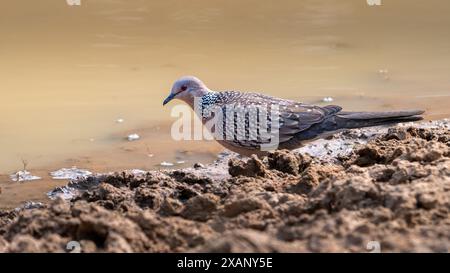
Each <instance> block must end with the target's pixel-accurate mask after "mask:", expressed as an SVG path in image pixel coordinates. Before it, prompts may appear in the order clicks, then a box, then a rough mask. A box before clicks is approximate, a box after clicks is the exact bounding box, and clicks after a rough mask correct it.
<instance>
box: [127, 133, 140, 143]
mask: <svg viewBox="0 0 450 273" xmlns="http://www.w3.org/2000/svg"><path fill="white" fill-rule="evenodd" d="M140 138H141V137H140V136H139V135H138V134H131V135H129V136H128V137H127V139H128V141H136V140H139V139H140Z"/></svg>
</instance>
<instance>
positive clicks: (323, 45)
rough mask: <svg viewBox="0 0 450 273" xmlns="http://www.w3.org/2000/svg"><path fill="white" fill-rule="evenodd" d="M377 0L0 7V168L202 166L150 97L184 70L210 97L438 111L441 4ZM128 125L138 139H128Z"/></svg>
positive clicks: (45, 2)
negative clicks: (239, 94)
mask: <svg viewBox="0 0 450 273" xmlns="http://www.w3.org/2000/svg"><path fill="white" fill-rule="evenodd" d="M382 3H383V5H382V6H379V7H370V6H368V5H367V3H366V1H365V0H351V1H350V0H348V1H326V0H314V1H312V0H310V1H308V0H306V1H298V0H289V1H261V0H245V1H242V0H239V1H237V0H228V1H206V0H190V1H183V0H164V1H162V0H161V1H144V0H134V1H131V0H95V1H93V0H91V1H88V0H81V6H68V5H67V4H66V1H65V0H40V1H28V0H15V1H1V8H0V34H1V35H0V88H1V89H0V92H1V100H0V117H1V119H0V147H1V153H0V173H5V174H6V173H10V172H12V171H15V170H17V169H20V168H21V166H22V163H21V160H22V159H26V160H27V161H28V162H29V167H30V168H32V169H33V168H34V169H36V170H39V171H41V172H47V170H48V169H50V168H55V167H59V166H65V167H67V166H70V165H81V166H84V167H90V168H94V169H99V170H111V169H114V168H126V167H132V166H136V167H146V168H155V164H157V163H159V162H161V161H174V160H177V158H183V155H181V156H180V153H182V152H183V151H185V154H186V151H187V153H189V154H190V157H188V159H189V160H192V161H194V160H200V161H201V160H203V161H209V160H212V159H213V158H214V157H215V153H216V152H217V151H218V150H220V148H219V147H217V146H216V145H214V144H212V143H209V144H207V145H205V143H202V144H192V142H189V143H185V142H183V143H174V141H172V140H171V139H170V135H169V124H170V121H171V120H172V119H171V117H170V107H168V108H163V107H162V106H161V102H162V100H163V98H164V97H165V96H166V95H167V93H168V91H169V89H170V87H171V84H172V82H173V81H174V80H175V79H176V78H178V77H179V76H181V75H185V74H192V75H196V76H198V77H200V78H201V79H203V80H204V81H205V82H206V83H207V84H208V85H209V86H210V87H211V88H212V89H239V90H252V91H261V92H264V93H267V94H272V95H276V96H280V97H286V98H293V99H298V100H303V101H309V102H315V101H317V100H320V98H322V97H324V96H333V97H334V98H335V101H334V102H333V103H337V104H342V105H344V106H345V107H347V109H349V110H357V109H358V110H360V109H380V110H382V109H393V108H424V109H426V110H428V116H427V117H428V118H430V119H436V118H442V117H448V116H450V110H449V107H448V105H449V103H450V78H449V75H450V35H449V34H450V17H449V16H448V14H450V2H449V1H446V0H431V1H419V0H416V1H413V0H395V1H393V0H390V1H389V0H383V1H382ZM172 105H173V104H172ZM118 118H123V119H125V122H124V123H122V124H118V123H115V120H116V119H118ZM143 128H144V129H143ZM145 128H147V129H145ZM135 131H136V132H138V131H139V132H141V134H143V139H142V140H141V141H140V142H136V143H132V144H131V143H127V142H126V141H125V140H124V138H123V137H124V136H126V135H127V134H128V133H131V132H135ZM196 151H200V152H196ZM148 153H152V154H154V156H153V157H151V158H150V157H146V156H147V154H148ZM185 157H186V156H185ZM144 158H145V160H144ZM189 163H192V162H189ZM187 164H188V163H187ZM49 166H50V167H49ZM5 179H6V178H3V179H0V180H2V181H3V183H7V182H5ZM8 183H9V181H8Z"/></svg>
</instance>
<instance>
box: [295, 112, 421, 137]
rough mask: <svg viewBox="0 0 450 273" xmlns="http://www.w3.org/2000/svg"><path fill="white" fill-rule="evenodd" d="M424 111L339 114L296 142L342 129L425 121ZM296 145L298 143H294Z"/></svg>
mask: <svg viewBox="0 0 450 273" xmlns="http://www.w3.org/2000/svg"><path fill="white" fill-rule="evenodd" d="M423 113H424V111H421V110H407V111H396V112H338V113H336V114H333V115H330V116H328V117H327V118H325V120H324V121H323V122H320V123H317V124H314V125H313V126H311V127H310V128H309V129H308V130H304V131H302V132H300V133H299V134H297V135H296V137H295V140H296V141H302V140H309V139H314V138H317V137H324V136H327V135H328V134H330V133H333V132H336V131H338V130H342V129H354V128H362V127H370V126H379V125H389V124H395V123H400V122H408V121H417V120H421V119H423V118H422V117H421V116H420V115H421V114H423ZM294 143H295V144H296V143H297V142H294Z"/></svg>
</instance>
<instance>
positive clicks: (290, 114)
mask: <svg viewBox="0 0 450 273" xmlns="http://www.w3.org/2000/svg"><path fill="white" fill-rule="evenodd" d="M217 94H218V99H217V100H216V101H215V103H214V106H217V107H221V108H222V112H223V113H224V114H225V113H226V110H225V109H226V107H227V106H237V109H242V110H243V111H248V109H249V108H250V107H258V108H260V109H265V111H268V112H270V113H272V111H273V112H274V113H276V116H277V117H278V125H276V124H277V123H275V121H274V120H272V118H271V116H270V115H269V114H268V115H267V119H266V122H267V127H268V128H274V129H276V127H278V129H279V142H280V143H283V142H285V141H289V140H290V139H292V138H293V137H294V136H295V135H296V134H298V133H300V132H302V131H304V130H307V129H308V128H310V127H311V126H312V125H314V124H317V123H320V122H322V121H323V120H324V119H325V118H326V117H328V116H330V115H333V114H336V113H337V112H339V111H341V107H339V106H333V105H330V106H325V107H319V106H315V105H309V104H304V103H300V102H296V101H292V100H284V99H280V98H275V97H271V96H266V95H262V94H257V93H241V92H237V91H227V92H219V93H217ZM238 111H239V110H238ZM244 116H245V115H244ZM259 122H261V121H259ZM259 122H258V125H260V124H259ZM249 123H250V121H249V118H248V117H247V116H245V118H243V119H242V118H241V119H239V115H237V114H235V116H234V119H232V122H228V123H227V124H226V125H224V127H223V130H224V131H228V132H230V130H231V131H232V132H233V136H235V137H234V139H232V140H230V139H226V140H227V141H228V142H229V143H230V144H232V145H236V146H239V147H243V146H245V147H254V148H259V147H260V145H261V144H265V143H266V142H269V141H268V140H264V139H261V137H260V136H259V135H258V136H256V137H248V136H249V132H248V130H246V134H247V135H246V137H242V136H241V137H239V135H238V134H237V127H238V125H239V124H245V126H246V127H247V126H249Z"/></svg>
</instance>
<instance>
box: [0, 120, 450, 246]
mask: <svg viewBox="0 0 450 273" xmlns="http://www.w3.org/2000/svg"><path fill="white" fill-rule="evenodd" d="M49 196H50V197H52V198H54V200H53V201H52V202H50V203H49V204H46V205H41V204H34V205H33V204H31V205H30V204H28V206H26V207H23V208H19V209H16V210H10V211H2V212H0V251H6V252H40V251H45V252H46V251H52V252H53V251H55V252H65V251H66V247H67V244H68V242H71V241H76V242H78V243H79V244H80V246H81V251H83V252H185V251H189V252H196V251H200V252H311V251H312V252H330V251H331V252H335V251H337V252H368V251H370V250H373V249H377V245H378V244H379V246H380V250H381V251H386V252H390V251H402V252H417V251H427V252H445V251H448V249H449V248H450V217H449V216H450V214H449V213H450V133H449V122H448V121H440V122H434V123H421V124H417V125H411V124H407V125H404V126H397V127H392V128H389V129H388V128H374V129H366V130H352V131H346V132H343V133H340V134H338V135H336V136H334V137H332V138H330V139H327V140H320V141H316V142H313V143H310V144H308V145H307V146H305V147H303V148H302V149H299V150H297V151H295V152H287V151H278V152H275V153H272V154H270V155H269V156H268V157H265V158H261V159H260V158H256V157H252V158H250V159H248V158H240V157H239V156H236V155H234V154H223V155H222V156H221V158H220V159H219V160H218V161H217V162H216V163H214V164H211V165H207V166H203V165H200V164H197V165H196V166H195V167H193V168H188V169H182V170H172V171H152V172H142V171H137V170H135V171H127V172H122V173H115V174H109V175H103V176H98V177H90V178H88V179H86V180H83V181H77V182H71V183H70V184H69V185H68V186H66V187H61V188H58V189H55V190H54V191H52V192H50V193H49ZM63 198H65V200H64V199H63Z"/></svg>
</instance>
